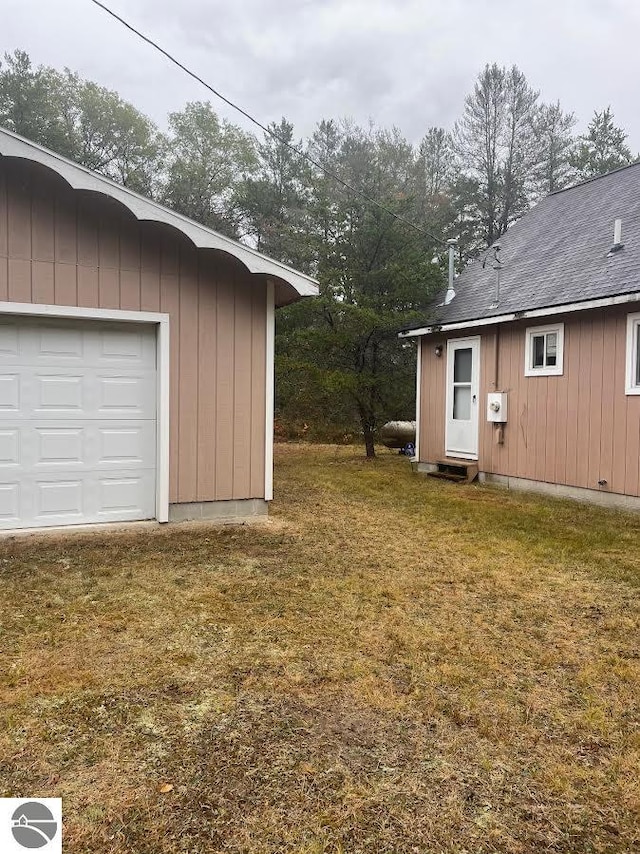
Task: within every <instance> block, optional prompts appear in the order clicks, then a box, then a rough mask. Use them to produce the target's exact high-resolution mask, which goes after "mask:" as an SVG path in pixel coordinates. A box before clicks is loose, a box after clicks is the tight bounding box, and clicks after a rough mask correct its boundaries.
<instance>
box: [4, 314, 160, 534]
mask: <svg viewBox="0 0 640 854" xmlns="http://www.w3.org/2000/svg"><path fill="white" fill-rule="evenodd" d="M155 469H156V333H155V327H154V325H153V324H144V325H142V324H141V325H133V324H116V323H110V322H105V323H102V322H98V321H66V320H65V321H55V320H45V319H38V320H34V319H33V318H27V317H13V316H7V317H4V318H1V319H0V528H3V529H7V528H33V527H41V526H48V525H76V524H83V523H86V522H112V521H122V520H133V519H149V518H153V517H154V516H155V515H156V511H155V492H156V471H155Z"/></svg>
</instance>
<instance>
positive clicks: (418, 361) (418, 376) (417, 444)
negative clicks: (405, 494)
mask: <svg viewBox="0 0 640 854" xmlns="http://www.w3.org/2000/svg"><path fill="white" fill-rule="evenodd" d="M417 343H418V351H417V353H416V441H415V444H414V456H415V459H416V460H418V461H420V387H421V385H422V341H421V340H420V339H418V342H417Z"/></svg>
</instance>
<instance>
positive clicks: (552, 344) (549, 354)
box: [524, 323, 564, 377]
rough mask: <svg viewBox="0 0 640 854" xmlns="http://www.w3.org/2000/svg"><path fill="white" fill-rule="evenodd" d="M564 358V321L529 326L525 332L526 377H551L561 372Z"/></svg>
mask: <svg viewBox="0 0 640 854" xmlns="http://www.w3.org/2000/svg"><path fill="white" fill-rule="evenodd" d="M563 360H564V323H555V324H554V325H553V326H530V327H529V328H528V329H527V332H526V343H525V362H524V374H525V376H526V377H551V376H559V375H561V374H562V367H563Z"/></svg>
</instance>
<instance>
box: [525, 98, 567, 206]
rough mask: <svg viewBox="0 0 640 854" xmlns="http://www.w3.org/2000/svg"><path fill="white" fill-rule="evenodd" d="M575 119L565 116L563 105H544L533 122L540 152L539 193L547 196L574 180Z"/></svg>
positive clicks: (536, 179)
mask: <svg viewBox="0 0 640 854" xmlns="http://www.w3.org/2000/svg"><path fill="white" fill-rule="evenodd" d="M575 124H576V119H575V116H574V115H573V113H565V112H564V111H563V110H562V108H561V107H560V102H559V101H556V103H555V104H543V105H542V106H541V107H540V108H539V109H538V111H537V113H536V114H535V116H534V119H533V129H534V134H535V138H536V140H537V144H538V147H539V150H540V160H539V163H538V168H537V170H536V177H535V183H536V190H537V193H538V194H539V195H543V196H546V195H547V194H548V193H553V192H554V191H555V190H561V189H562V188H563V187H566V186H567V185H568V184H570V183H571V181H572V180H573V178H574V175H575V172H574V170H573V167H572V162H571V161H572V156H573V149H574V145H575V141H574V138H573V134H572V130H573V128H574V127H575Z"/></svg>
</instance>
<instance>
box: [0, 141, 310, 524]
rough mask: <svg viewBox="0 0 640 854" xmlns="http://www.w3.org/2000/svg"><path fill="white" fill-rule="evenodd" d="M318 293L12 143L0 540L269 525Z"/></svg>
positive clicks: (0, 150)
mask: <svg viewBox="0 0 640 854" xmlns="http://www.w3.org/2000/svg"><path fill="white" fill-rule="evenodd" d="M316 293H317V288H316V283H315V282H314V280H313V279H311V278H309V277H308V276H305V275H302V274H301V273H298V272H296V271H295V270H292V269H290V268H289V267H287V266H285V265H284V264H280V263H278V262H277V261H273V260H271V259H270V258H266V257H265V256H263V255H261V254H259V253H258V252H256V251H254V250H253V249H252V248H250V247H248V246H245V245H242V244H240V243H237V242H235V241H233V240H230V239H228V238H227V237H224V236H223V235H221V234H218V233H217V232H215V231H212V230H211V229H209V228H205V227H204V226H202V225H199V224H198V223H196V222H193V221H191V220H189V219H187V218H185V217H183V216H181V215H179V214H177V213H175V212H173V211H171V210H168V209H167V208H164V207H162V206H161V205H158V204H156V203H155V202H152V201H150V200H149V199H146V198H144V197H142V196H140V195H137V194H136V193H133V192H131V191H130V190H128V189H126V188H125V187H122V186H119V185H117V184H115V183H113V182H111V181H110V180H108V179H106V178H103V177H102V176H100V175H97V174H96V173H94V172H91V171H89V170H87V169H85V168H83V167H81V166H78V165H77V164H75V163H72V162H70V161H68V160H66V159H64V158H63V157H60V156H58V155H57V154H54V153H53V152H51V151H47V150H46V149H44V148H41V147H40V146H38V145H35V144H33V143H31V142H29V141H27V140H26V139H22V138H21V137H19V136H16V135H15V134H13V133H10V132H8V131H5V130H0V528H2V529H21V528H33V527H46V526H59V525H76V524H81V523H96V522H121V521H130V520H138V519H157V520H158V521H159V522H166V521H168V520H174V519H175V520H181V519H191V518H227V517H233V518H238V517H244V516H256V515H259V514H263V513H266V510H267V502H268V501H269V500H270V499H271V497H272V458H273V358H274V357H273V341H274V310H275V308H277V307H278V306H282V305H285V304H287V303H290V302H292V301H294V300H297V299H300V298H301V297H304V296H310V295H313V294H316Z"/></svg>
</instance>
